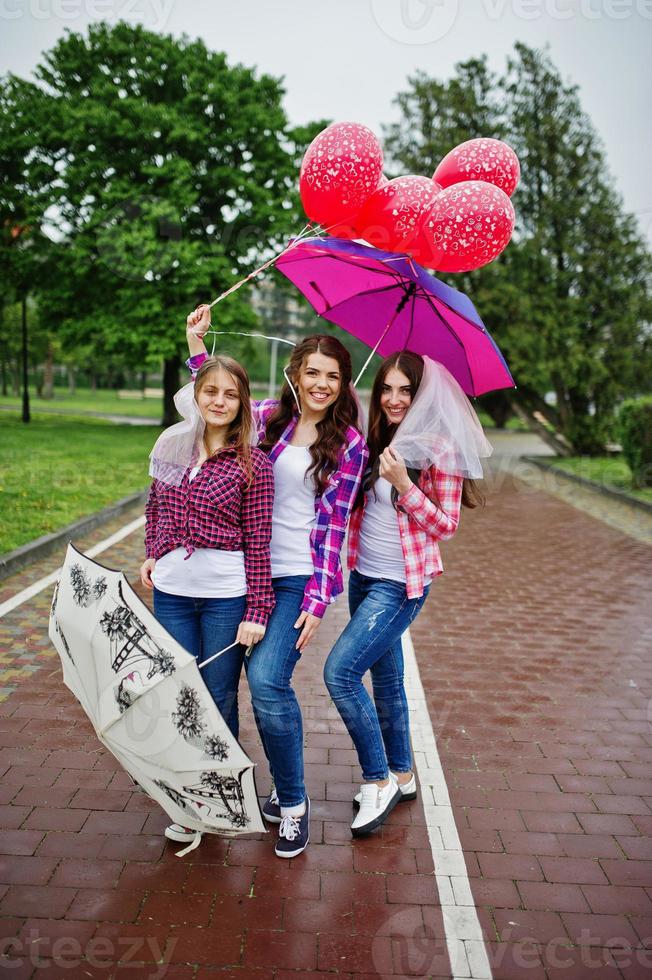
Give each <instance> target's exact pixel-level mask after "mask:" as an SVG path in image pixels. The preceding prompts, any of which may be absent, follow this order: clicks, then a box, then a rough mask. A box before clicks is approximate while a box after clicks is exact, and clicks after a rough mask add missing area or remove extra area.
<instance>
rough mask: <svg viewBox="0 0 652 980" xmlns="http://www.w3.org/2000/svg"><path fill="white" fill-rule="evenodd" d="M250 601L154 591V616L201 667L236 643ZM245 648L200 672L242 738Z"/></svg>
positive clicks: (235, 649) (237, 649)
mask: <svg viewBox="0 0 652 980" xmlns="http://www.w3.org/2000/svg"><path fill="white" fill-rule="evenodd" d="M245 605H246V597H245V596H236V597H234V598H233V599H193V598H192V597H191V596H185V595H171V594H170V593H169V592H161V591H160V590H159V589H157V588H155V589H154V615H155V616H156V618H157V619H158V621H159V623H160V624H161V625H162V626H164V627H165V629H166V630H167V631H168V633H170V634H171V635H172V636H173V637H174V639H175V640H176V641H177V642H178V643H180V644H181V646H182V647H184V648H185V649H186V650H187V651H188V653H191V654H192V655H193V657H196V658H197V660H198V661H199V662H200V663H201V661H202V660H205V659H206V658H207V657H210V656H211V654H213V653H217V651H218V650H222V649H224V647H228V646H229V645H230V644H231V643H233V642H234V640H235V638H236V636H237V633H238V626H239V625H240V623H241V622H242V620H243V618H244V613H245ZM244 654H245V648H244V647H243V646H242V645H241V644H238V645H237V646H235V647H232V649H231V650H227V651H226V653H223V654H222V656H221V657H217V659H216V660H213V662H212V663H210V664H207V666H206V667H202V669H201V670H200V671H199V673H200V674H201V676H202V678H203V681H204V684H205V685H206V687H207V688H208V690H209V691H210V694H211V697H212V698H213V701H214V702H215V704H216V705H217V707H218V710H219V712H220V714H221V715H222V717H223V718H224V721H225V722H226V724H227V725H228V726H229V728H230V730H231V731H232V732H233V734H234V735H235V737H236V738H237V737H238V732H239V725H238V683H239V681H240V672H241V670H242V662H243V660H244Z"/></svg>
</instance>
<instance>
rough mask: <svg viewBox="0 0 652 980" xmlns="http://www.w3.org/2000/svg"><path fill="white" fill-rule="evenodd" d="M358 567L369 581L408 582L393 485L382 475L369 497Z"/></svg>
mask: <svg viewBox="0 0 652 980" xmlns="http://www.w3.org/2000/svg"><path fill="white" fill-rule="evenodd" d="M374 491H375V494H374ZM355 567H356V570H357V571H358V572H360V574H361V575H367V576H368V577H369V578H388V579H391V580H392V581H394V582H405V581H406V577H405V557H404V555H403V547H402V545H401V533H400V529H399V525H398V515H397V513H396V510H395V509H394V506H393V504H392V485H391V483H389V481H388V480H385V479H384V478H383V477H382V476H380V477H378V479H377V480H376V483H375V485H374V486H373V487H372V488H371V490H370V491H369V493H368V494H367V502H366V504H365V511H364V515H363V517H362V524H361V526H360V539H359V547H358V560H357V562H356V565H355Z"/></svg>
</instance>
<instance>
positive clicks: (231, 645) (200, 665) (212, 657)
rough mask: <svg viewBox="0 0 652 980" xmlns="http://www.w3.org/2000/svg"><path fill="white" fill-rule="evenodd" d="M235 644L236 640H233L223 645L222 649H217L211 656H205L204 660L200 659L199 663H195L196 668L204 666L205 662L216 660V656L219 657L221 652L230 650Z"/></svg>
mask: <svg viewBox="0 0 652 980" xmlns="http://www.w3.org/2000/svg"><path fill="white" fill-rule="evenodd" d="M237 645H238V644H237V641H234V642H233V643H229V645H228V647H224V649H223V650H218V651H217V653H214V654H213V655H212V656H211V657H207V658H206V660H202V662H201V663H200V664H197V668H198V669H199V670H201V669H202V667H205V666H206V664H210V663H211V662H212V661H213V660H216V659H217V658H218V657H221V656H222V654H223V653H226V651H227V650H230V649H231V647H235V646H237Z"/></svg>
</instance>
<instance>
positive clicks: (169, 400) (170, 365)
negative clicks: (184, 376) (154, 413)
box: [161, 354, 181, 427]
mask: <svg viewBox="0 0 652 980" xmlns="http://www.w3.org/2000/svg"><path fill="white" fill-rule="evenodd" d="M180 364H181V362H180V358H179V356H178V354H177V355H175V356H174V357H166V358H165V360H164V361H163V418H162V420H161V425H164V426H166V427H167V426H168V425H174V423H175V422H176V421H177V420H178V415H177V410H176V408H175V407H174V396H175V394H176V392H177V391H178V390H179V367H180Z"/></svg>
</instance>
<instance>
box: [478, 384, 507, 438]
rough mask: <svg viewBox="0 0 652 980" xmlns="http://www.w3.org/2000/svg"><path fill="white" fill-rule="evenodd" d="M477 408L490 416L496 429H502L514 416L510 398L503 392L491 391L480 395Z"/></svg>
mask: <svg viewBox="0 0 652 980" xmlns="http://www.w3.org/2000/svg"><path fill="white" fill-rule="evenodd" d="M479 407H480V408H482V409H484V411H485V412H486V413H487V415H490V416H491V420H492V422H493V423H494V424H495V426H496V427H497V428H498V429H504V428H505V425H506V424H507V422H508V421H509V419H510V418H511V417H512V415H513V414H514V409H513V408H512V400H511V397H510V396H509V395H508V394H507V392H505V391H492V392H490V393H489V394H487V395H482V397H481V398H480V399H479Z"/></svg>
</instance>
